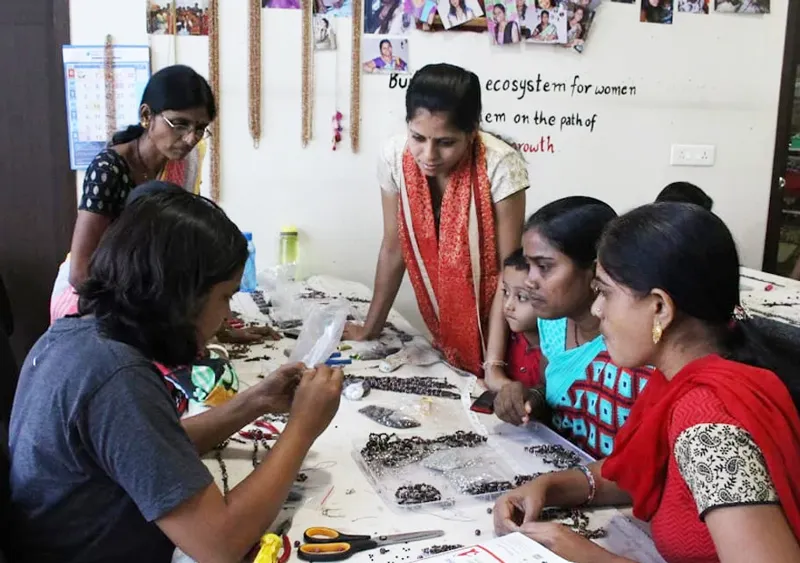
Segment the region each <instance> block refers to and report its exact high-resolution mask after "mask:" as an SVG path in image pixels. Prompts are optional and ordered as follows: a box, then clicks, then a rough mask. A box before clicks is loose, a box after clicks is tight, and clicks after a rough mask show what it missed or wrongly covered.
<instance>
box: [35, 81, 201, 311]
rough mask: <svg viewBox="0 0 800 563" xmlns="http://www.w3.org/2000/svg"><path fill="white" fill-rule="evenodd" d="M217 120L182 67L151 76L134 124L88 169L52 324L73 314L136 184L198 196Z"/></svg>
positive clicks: (56, 289) (59, 279) (60, 276)
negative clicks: (93, 261)
mask: <svg viewBox="0 0 800 563" xmlns="http://www.w3.org/2000/svg"><path fill="white" fill-rule="evenodd" d="M216 116H217V106H216V103H215V101H214V95H213V94H212V92H211V87H210V86H209V85H208V82H206V80H205V79H204V78H203V77H202V76H200V75H199V74H198V73H197V72H195V71H194V70H193V69H191V68H189V67H188V66H182V65H176V66H170V67H166V68H164V69H161V70H160V71H158V72H156V73H155V74H154V75H153V76H152V77H151V78H150V81H149V82H148V83H147V87H146V88H145V90H144V94H143V95H142V103H141V107H140V108H139V117H140V119H141V121H140V123H139V124H137V125H131V126H130V127H128V128H127V129H126V130H124V131H120V132H118V133H116V134H114V136H113V137H112V138H111V141H110V143H109V144H108V146H107V147H106V148H105V149H103V150H102V151H100V153H98V155H97V156H95V158H94V160H92V162H91V164H89V167H88V168H87V169H86V176H85V178H84V181H83V191H82V194H81V201H80V205H79V206H78V219H77V221H76V222H75V230H74V232H73V234H72V245H71V249H70V253H69V255H68V256H67V259H66V260H65V261H64V263H63V264H62V265H61V268H60V269H59V273H58V277H57V279H56V282H55V285H54V287H53V294H52V298H51V304H50V320H51V322H54V321H55V320H56V319H58V318H60V317H63V316H65V315H69V314H74V313H75V312H76V310H77V305H78V296H77V294H76V292H75V288H77V287H79V286H80V284H81V283H83V281H84V280H85V279H86V276H87V272H88V267H89V258H90V257H91V255H92V253H93V252H94V250H95V249H96V248H97V244H98V242H99V240H100V237H101V236H103V233H105V232H106V230H107V229H108V227H109V225H111V224H112V223H113V222H114V221H115V220H116V219H117V218H118V217H119V215H120V213H121V212H122V209H123V207H124V206H125V201H126V199H127V197H128V194H130V193H131V192H132V191H133V190H134V189H135V188H136V186H138V185H140V184H143V183H145V182H148V181H150V180H165V181H168V182H172V183H173V184H178V185H179V186H182V187H183V188H184V189H186V190H188V191H190V192H193V193H199V190H200V173H201V169H202V161H203V157H204V155H205V143H202V142H201V141H202V140H203V139H204V138H205V137H206V136H207V135H208V127H209V125H210V124H211V122H212V121H214V118H216Z"/></svg>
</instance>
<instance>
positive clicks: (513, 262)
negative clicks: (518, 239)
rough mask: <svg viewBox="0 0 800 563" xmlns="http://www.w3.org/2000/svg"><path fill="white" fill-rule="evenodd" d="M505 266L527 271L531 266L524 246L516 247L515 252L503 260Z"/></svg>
mask: <svg viewBox="0 0 800 563" xmlns="http://www.w3.org/2000/svg"><path fill="white" fill-rule="evenodd" d="M503 268H514V269H515V270H517V271H520V272H527V271H528V269H529V268H530V265H529V264H528V261H527V260H526V259H525V253H524V252H523V251H522V248H518V249H516V250H515V251H514V252H512V253H511V254H509V255H508V256H506V259H505V260H503Z"/></svg>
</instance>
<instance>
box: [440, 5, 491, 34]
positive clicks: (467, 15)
mask: <svg viewBox="0 0 800 563" xmlns="http://www.w3.org/2000/svg"><path fill="white" fill-rule="evenodd" d="M437 7H438V11H439V18H440V19H441V20H442V25H443V26H444V28H445V29H450V28H453V27H458V26H459V25H462V24H465V23H467V22H470V21H472V20H474V19H476V18H480V17H482V16H483V9H482V8H481V5H480V3H479V2H478V0H438V4H437Z"/></svg>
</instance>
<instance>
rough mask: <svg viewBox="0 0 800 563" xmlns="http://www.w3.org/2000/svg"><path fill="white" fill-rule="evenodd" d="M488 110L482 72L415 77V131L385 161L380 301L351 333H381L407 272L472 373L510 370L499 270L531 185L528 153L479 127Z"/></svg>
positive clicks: (452, 358)
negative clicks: (524, 154)
mask: <svg viewBox="0 0 800 563" xmlns="http://www.w3.org/2000/svg"><path fill="white" fill-rule="evenodd" d="M481 107H482V106H481V83H480V79H479V78H478V76H477V75H476V74H474V73H472V72H469V71H468V70H465V69H463V68H461V67H457V66H453V65H449V64H444V63H442V64H433V65H427V66H425V67H423V68H422V69H420V70H419V71H418V72H417V73H416V74H415V75H414V76H413V77H412V78H411V81H410V83H409V86H408V90H407V91H406V123H407V125H408V131H407V133H406V134H404V135H399V136H396V137H393V138H392V139H390V140H389V142H388V143H387V144H386V146H385V147H384V149H383V151H382V154H381V157H380V161H379V164H378V181H379V183H380V186H381V200H382V204H383V242H382V243H381V249H380V253H379V255H378V266H377V271H376V273H375V288H374V294H373V299H372V303H371V304H370V307H369V312H368V313H367V318H366V321H365V322H364V324H363V325H356V324H352V323H350V324H348V325H347V326H346V327H345V331H344V335H343V338H344V339H345V340H370V339H374V338H377V337H378V336H379V335H380V334H381V331H382V330H383V326H384V324H385V322H386V317H387V316H388V315H389V311H390V310H391V308H392V304H393V303H394V300H395V297H396V296H397V291H398V289H399V288H400V282H401V281H402V280H403V274H404V273H405V271H406V269H408V272H409V277H410V278H411V284H412V286H413V288H414V293H415V295H416V297H417V303H418V305H419V308H420V312H421V313H422V317H423V319H424V320H425V324H426V325H427V327H428V329H429V330H430V331H431V333H432V335H433V341H434V345H435V346H436V347H437V348H438V349H439V350H441V351H442V352H443V353H444V356H445V358H446V360H447V361H448V362H449V363H450V364H451V365H453V366H454V367H456V368H459V369H462V370H466V371H468V372H470V373H473V374H482V373H483V371H484V368H485V367H487V366H492V367H496V368H497V369H502V366H503V364H504V363H505V357H506V345H507V341H508V326H507V325H506V322H505V318H504V315H503V294H502V291H500V288H499V287H498V276H499V273H500V265H501V262H502V259H503V258H502V257H505V256H508V255H509V254H511V253H512V252H513V251H514V250H515V249H516V248H518V247H519V241H520V239H521V237H522V224H523V222H524V219H525V190H527V189H528V186H529V182H528V171H527V168H526V165H525V161H524V160H523V158H522V156H521V155H520V154H519V153H518V152H517V151H516V150H514V148H512V147H511V146H509V145H508V144H506V143H505V142H503V141H501V140H500V139H498V138H497V137H494V136H492V135H490V134H488V133H485V132H482V131H480V129H479V127H480V120H481ZM470 217H475V218H476V221H477V228H475V229H473V228H471V227H470ZM484 350H486V353H485V355H484ZM484 360H485V362H484Z"/></svg>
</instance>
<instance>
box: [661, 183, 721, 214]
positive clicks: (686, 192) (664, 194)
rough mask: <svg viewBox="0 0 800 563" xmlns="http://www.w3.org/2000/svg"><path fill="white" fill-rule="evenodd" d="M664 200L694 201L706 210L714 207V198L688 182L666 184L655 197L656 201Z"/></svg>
mask: <svg viewBox="0 0 800 563" xmlns="http://www.w3.org/2000/svg"><path fill="white" fill-rule="evenodd" d="M664 201H674V202H678V203H694V204H695V205H699V206H700V207H702V208H703V209H705V210H707V211H711V208H712V207H714V200H713V199H711V198H710V197H709V196H708V194H707V193H706V192H704V191H703V190H701V189H700V188H698V187H697V186H695V185H694V184H692V183H690V182H672V183H671V184H669V185H667V187H665V188H664V189H663V190H661V192H660V193H659V194H658V197H656V203H659V202H664Z"/></svg>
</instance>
